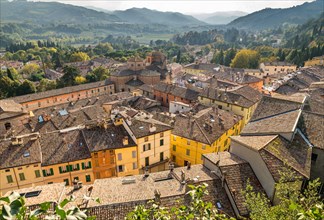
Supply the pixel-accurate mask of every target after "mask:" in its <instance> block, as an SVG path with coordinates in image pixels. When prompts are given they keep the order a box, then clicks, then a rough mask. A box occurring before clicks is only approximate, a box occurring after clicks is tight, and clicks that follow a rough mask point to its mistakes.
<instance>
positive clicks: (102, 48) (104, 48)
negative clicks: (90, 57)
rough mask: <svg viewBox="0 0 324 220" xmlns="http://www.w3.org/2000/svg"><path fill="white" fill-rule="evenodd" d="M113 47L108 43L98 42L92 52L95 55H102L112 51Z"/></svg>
mask: <svg viewBox="0 0 324 220" xmlns="http://www.w3.org/2000/svg"><path fill="white" fill-rule="evenodd" d="M113 50H114V48H113V47H112V46H111V44H110V43H99V44H98V45H97V46H96V47H95V48H94V49H93V52H94V53H95V54H97V55H103V54H106V53H109V52H112V51H113Z"/></svg>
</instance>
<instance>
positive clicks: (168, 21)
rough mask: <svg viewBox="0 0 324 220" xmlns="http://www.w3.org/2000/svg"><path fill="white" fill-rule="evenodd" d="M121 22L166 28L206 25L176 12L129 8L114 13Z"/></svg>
mask: <svg viewBox="0 0 324 220" xmlns="http://www.w3.org/2000/svg"><path fill="white" fill-rule="evenodd" d="M113 15H116V16H117V17H119V18H120V19H121V20H123V21H125V22H128V23H133V24H163V25H167V26H195V25H206V23H204V22H202V21H199V20H198V19H196V18H194V17H192V16H190V15H184V14H181V13H178V12H161V11H157V10H151V9H147V8H130V9H127V10H125V11H115V12H114V13H113Z"/></svg>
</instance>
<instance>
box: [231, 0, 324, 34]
mask: <svg viewBox="0 0 324 220" xmlns="http://www.w3.org/2000/svg"><path fill="white" fill-rule="evenodd" d="M323 8H324V0H316V1H313V2H310V3H308V2H306V3H304V4H302V5H299V6H295V7H291V8H286V9H271V8H266V9H263V10H261V11H257V12H254V13H251V14H249V15H246V16H244V17H240V18H237V19H235V20H234V21H232V22H231V23H230V24H229V26H232V27H237V28H243V29H254V30H255V29H259V30H261V29H263V30H264V29H269V28H277V27H279V26H281V25H285V24H295V25H297V24H303V23H305V22H307V21H308V20H309V19H311V18H317V17H318V16H319V15H320V14H321V13H322V12H323Z"/></svg>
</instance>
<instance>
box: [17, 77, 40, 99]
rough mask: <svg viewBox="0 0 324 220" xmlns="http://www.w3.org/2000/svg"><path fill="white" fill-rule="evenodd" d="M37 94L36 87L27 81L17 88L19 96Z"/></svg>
mask: <svg viewBox="0 0 324 220" xmlns="http://www.w3.org/2000/svg"><path fill="white" fill-rule="evenodd" d="M35 92H36V87H35V85H34V84H33V83H32V82H31V81H29V80H27V79H26V80H25V81H24V82H23V83H22V84H21V85H20V86H19V87H18V88H17V95H25V94H30V93H35Z"/></svg>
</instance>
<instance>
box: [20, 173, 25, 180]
mask: <svg viewBox="0 0 324 220" xmlns="http://www.w3.org/2000/svg"><path fill="white" fill-rule="evenodd" d="M19 179H20V181H24V180H26V178H25V174H23V173H19Z"/></svg>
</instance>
